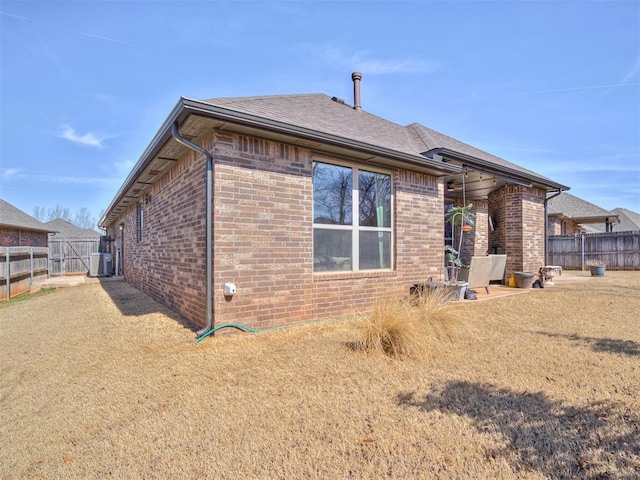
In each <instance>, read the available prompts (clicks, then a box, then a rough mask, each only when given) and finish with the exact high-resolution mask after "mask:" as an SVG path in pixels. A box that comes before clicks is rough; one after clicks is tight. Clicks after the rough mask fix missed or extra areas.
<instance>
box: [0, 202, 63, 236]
mask: <svg viewBox="0 0 640 480" xmlns="http://www.w3.org/2000/svg"><path fill="white" fill-rule="evenodd" d="M0 225H3V226H7V227H14V228H20V229H23V230H35V231H39V232H51V231H52V230H51V229H49V228H47V226H46V225H45V224H43V223H42V222H39V221H38V220H36V219H35V218H33V217H32V216H30V215H27V214H26V213H24V212H23V211H22V210H20V209H18V208H16V207H14V206H13V205H11V204H10V203H9V202H6V201H4V200H2V199H1V198H0Z"/></svg>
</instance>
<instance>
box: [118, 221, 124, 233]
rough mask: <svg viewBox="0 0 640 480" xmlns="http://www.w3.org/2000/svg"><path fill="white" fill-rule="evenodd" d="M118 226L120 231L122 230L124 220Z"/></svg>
mask: <svg viewBox="0 0 640 480" xmlns="http://www.w3.org/2000/svg"><path fill="white" fill-rule="evenodd" d="M118 228H119V229H120V231H123V230H124V222H122V223H121V224H120V225H118Z"/></svg>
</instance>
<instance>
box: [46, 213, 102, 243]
mask: <svg viewBox="0 0 640 480" xmlns="http://www.w3.org/2000/svg"><path fill="white" fill-rule="evenodd" d="M44 225H46V226H47V227H49V228H50V229H51V230H52V231H55V232H56V233H55V235H51V237H50V238H51V239H53V240H56V239H58V238H99V237H100V233H99V232H96V231H95V230H91V229H89V228H80V227H77V226H75V225H74V224H73V223H71V222H67V221H66V220H63V219H62V218H54V219H53V220H49V221H48V222H45V224H44Z"/></svg>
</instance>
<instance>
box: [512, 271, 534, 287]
mask: <svg viewBox="0 0 640 480" xmlns="http://www.w3.org/2000/svg"><path fill="white" fill-rule="evenodd" d="M513 276H514V277H515V279H516V287H517V288H531V285H532V284H533V277H534V276H535V273H533V272H513Z"/></svg>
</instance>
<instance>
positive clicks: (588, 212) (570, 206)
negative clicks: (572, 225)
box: [547, 192, 616, 222]
mask: <svg viewBox="0 0 640 480" xmlns="http://www.w3.org/2000/svg"><path fill="white" fill-rule="evenodd" d="M547 213H548V214H549V215H562V216H564V217H567V218H573V219H581V220H588V219H590V218H592V219H593V220H594V222H597V221H602V219H603V218H605V217H615V216H616V214H615V213H613V212H610V211H609V210H605V209H604V208H600V207H598V206H597V205H594V204H593V203H590V202H587V201H586V200H583V199H581V198H578V197H576V196H574V195H571V194H570V193H567V192H562V193H561V194H560V195H557V196H555V197H553V198H551V199H550V200H549V203H548V204H547Z"/></svg>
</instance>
